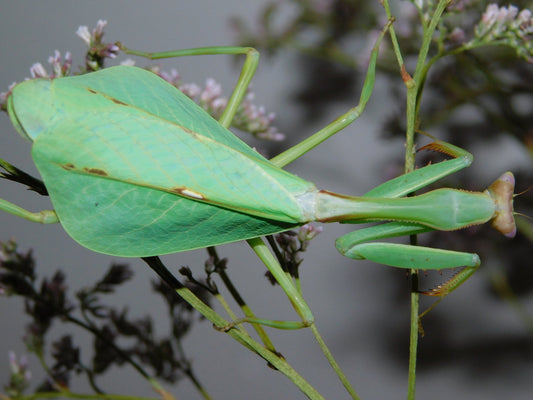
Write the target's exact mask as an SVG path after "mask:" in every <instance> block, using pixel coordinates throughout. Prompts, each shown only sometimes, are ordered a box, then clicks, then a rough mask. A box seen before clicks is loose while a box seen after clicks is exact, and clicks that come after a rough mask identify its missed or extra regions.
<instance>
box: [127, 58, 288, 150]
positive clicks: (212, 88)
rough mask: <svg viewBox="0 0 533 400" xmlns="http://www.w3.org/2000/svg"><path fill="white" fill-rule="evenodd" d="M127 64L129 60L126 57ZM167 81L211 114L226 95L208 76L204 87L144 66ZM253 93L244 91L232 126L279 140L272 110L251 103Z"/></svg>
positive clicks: (215, 114)
mask: <svg viewBox="0 0 533 400" xmlns="http://www.w3.org/2000/svg"><path fill="white" fill-rule="evenodd" d="M126 62H127V63H128V64H129V65H131V61H130V60H128V61H126ZM148 69H149V70H150V71H152V72H153V73H155V74H157V75H158V76H160V77H161V78H163V79H164V80H166V81H167V82H169V83H171V84H172V85H174V86H175V87H176V88H178V89H179V90H181V91H182V92H183V93H184V94H185V95H186V96H187V97H189V98H190V99H192V100H193V101H194V102H195V103H197V104H198V105H199V106H200V107H202V108H203V109H204V110H206V111H207V112H208V113H209V115H211V116H212V117H213V118H217V119H218V118H219V117H220V116H221V115H222V113H223V112H224V110H225V108H226V105H227V104H228V99H227V98H226V97H224V96H223V94H222V87H221V86H220V84H219V83H218V82H217V81H215V80H214V79H212V78H208V79H206V82H205V85H204V87H203V88H202V87H200V86H198V85H196V84H194V83H183V82H182V79H181V76H180V74H179V73H178V71H177V70H176V69H172V70H171V71H170V73H169V72H165V71H162V70H161V68H160V67H159V66H152V67H150V68H148ZM254 98H255V95H254V93H253V92H251V91H248V93H247V94H246V96H245V98H244V99H243V101H242V103H241V105H240V106H239V109H238V110H237V113H236V115H235V118H234V119H233V121H232V126H233V127H235V128H237V129H240V130H242V131H245V132H249V133H251V134H252V135H254V136H255V137H257V138H258V139H264V140H272V141H282V140H284V139H285V135H284V134H283V133H280V132H279V131H278V129H277V128H276V127H274V126H272V123H273V122H274V119H275V114H274V113H268V112H267V111H266V110H265V108H264V107H263V106H257V105H255V104H254V103H253V100H254Z"/></svg>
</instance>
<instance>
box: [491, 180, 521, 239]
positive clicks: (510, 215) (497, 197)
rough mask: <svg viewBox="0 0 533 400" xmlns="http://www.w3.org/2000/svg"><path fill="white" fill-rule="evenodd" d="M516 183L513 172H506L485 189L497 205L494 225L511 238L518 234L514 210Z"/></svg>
mask: <svg viewBox="0 0 533 400" xmlns="http://www.w3.org/2000/svg"><path fill="white" fill-rule="evenodd" d="M514 185H515V179H514V176H513V174H512V173H511V172H506V173H504V174H503V175H502V176H500V177H499V178H498V179H496V181H494V183H493V184H492V185H490V186H489V187H488V188H487V190H486V191H485V192H486V193H488V194H489V196H490V197H491V198H492V199H493V200H494V204H495V205H496V211H495V213H494V218H493V220H492V226H493V227H494V229H496V230H498V231H500V232H501V233H503V234H504V235H505V236H507V237H509V238H512V237H514V236H515V235H516V225H515V221H514V211H513V197H514Z"/></svg>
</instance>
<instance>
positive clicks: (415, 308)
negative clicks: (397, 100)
mask: <svg viewBox="0 0 533 400" xmlns="http://www.w3.org/2000/svg"><path fill="white" fill-rule="evenodd" d="M449 2H450V0H440V1H439V3H438V4H437V7H436V8H435V12H434V14H433V16H432V18H431V21H430V23H429V25H427V28H426V29H424V38H423V41H422V45H421V47H420V52H419V54H418V60H417V64H416V69H415V73H414V78H411V77H410V76H409V75H408V74H407V72H406V71H405V68H404V66H402V76H403V78H404V82H405V84H406V86H407V126H406V130H407V131H406V143H405V146H406V149H405V172H406V173H407V172H411V171H413V170H414V167H415V146H414V135H415V130H416V128H417V124H418V122H419V121H418V111H419V105H420V95H421V93H422V88H423V84H424V81H425V79H424V78H425V76H424V73H425V72H426V71H425V69H424V67H425V65H426V60H427V56H428V52H429V47H430V45H431V42H432V40H433V34H434V32H435V29H436V28H437V24H438V22H439V20H440V18H441V16H442V14H443V12H444V10H445V9H446V6H447V5H448V4H449ZM424 27H426V26H425V25H424ZM411 241H412V243H413V244H415V245H416V236H415V237H412V238H411ZM411 279H412V287H411V330H410V337H409V374H408V392H407V398H408V400H414V398H415V383H416V358H417V350H418V320H419V317H418V314H419V300H420V295H419V293H418V271H417V270H416V269H412V270H411Z"/></svg>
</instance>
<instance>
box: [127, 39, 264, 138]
mask: <svg viewBox="0 0 533 400" xmlns="http://www.w3.org/2000/svg"><path fill="white" fill-rule="evenodd" d="M120 48H121V50H122V51H124V53H126V54H130V55H136V56H140V57H145V58H148V59H150V60H159V59H163V58H173V57H184V56H204V55H217V54H226V55H239V54H244V55H245V56H246V60H245V61H244V64H243V66H242V68H241V74H240V76H239V80H238V81H237V84H236V85H235V89H234V90H233V93H232V94H231V96H230V98H229V100H228V104H227V106H226V109H225V110H224V112H223V114H222V116H221V117H220V118H219V121H218V122H220V124H221V125H222V126H224V127H225V128H228V127H229V126H230V124H231V121H233V118H234V117H235V114H236V113H237V110H238V108H239V105H240V104H241V102H242V100H243V98H244V96H245V94H246V90H247V89H248V86H250V82H251V81H252V78H253V76H254V74H255V71H256V69H257V65H258V64H259V52H258V51H257V50H256V49H254V48H253V47H239V46H218V47H198V48H192V49H184V50H176V51H165V52H159V53H147V52H142V51H136V50H132V49H128V48H126V47H124V46H123V45H120Z"/></svg>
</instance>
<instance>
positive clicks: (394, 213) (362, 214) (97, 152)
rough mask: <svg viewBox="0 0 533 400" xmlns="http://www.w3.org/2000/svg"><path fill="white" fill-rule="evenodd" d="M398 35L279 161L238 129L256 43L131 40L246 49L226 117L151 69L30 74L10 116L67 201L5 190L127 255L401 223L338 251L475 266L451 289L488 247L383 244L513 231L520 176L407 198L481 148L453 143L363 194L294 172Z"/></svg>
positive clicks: (56, 193) (100, 245)
mask: <svg viewBox="0 0 533 400" xmlns="http://www.w3.org/2000/svg"><path fill="white" fill-rule="evenodd" d="M384 32H385V30H384V31H383V32H382V35H381V36H380V38H379V39H378V42H377V44H376V47H375V51H374V52H373V54H372V57H371V61H370V65H369V68H368V72H367V79H366V80H365V85H364V87H363V93H362V95H361V100H360V103H359V105H358V106H357V107H355V108H353V109H352V110H350V111H348V113H346V114H344V115H343V116H341V117H339V118H338V119H337V120H335V121H334V122H333V123H331V124H330V125H328V126H327V127H325V128H324V129H322V130H321V131H319V132H317V133H316V134H315V135H313V136H312V137H310V138H309V139H308V140H306V141H304V142H302V143H301V144H300V145H297V146H295V147H294V148H292V149H290V150H288V151H287V152H285V153H283V154H281V155H279V156H277V157H275V158H273V159H272V160H267V159H265V158H263V157H262V156H260V155H259V154H258V153H257V152H256V151H255V150H253V149H252V148H250V147H249V146H247V145H246V144H245V143H244V142H242V141H241V140H240V139H238V138H237V137H236V136H234V135H233V134H232V133H231V132H230V131H229V130H228V129H227V127H228V126H229V124H230V123H231V120H232V119H233V117H234V115H235V113H236V110H237V107H238V105H239V103H240V102H241V100H242V98H243V96H244V94H245V91H246V88H247V86H248V85H249V83H250V81H251V79H252V76H253V74H254V72H255V69H256V67H257V63H258V53H257V52H256V51H255V50H254V49H251V48H242V47H211V48H199V49H189V50H182V51H177V52H169V53H157V54H146V53H138V52H134V51H131V50H127V49H126V50H125V51H126V52H127V53H130V54H138V55H143V56H148V57H150V58H153V59H156V58H164V57H175V56H186V55H203V54H246V61H245V63H244V66H243V68H242V72H241V76H240V78H239V81H238V83H237V86H236V88H235V90H234V92H233V95H232V97H231V98H230V101H229V103H228V107H227V108H226V110H225V112H224V114H223V115H222V117H221V119H220V121H216V120H214V119H213V118H211V117H210V116H209V115H208V114H207V113H206V112H205V111H203V110H202V109H201V108H199V107H198V106H197V105H196V104H195V103H194V102H193V101H191V100H190V99H189V98H187V97H186V96H185V95H183V94H182V93H181V92H179V91H178V90H177V89H176V88H175V87H173V86H172V85H170V84H168V83H167V82H165V81H164V80H162V79H160V78H159V77H157V76H156V75H154V74H152V73H151V72H148V71H146V70H143V69H140V68H137V67H131V66H117V67H111V68H108V69H104V70H101V71H98V72H94V73H90V74H86V75H81V76H74V77H66V78H59V79H54V80H50V79H34V80H29V81H26V82H23V83H20V84H18V85H16V86H15V88H14V89H13V90H12V93H11V94H10V95H9V97H8V103H7V108H8V113H9V116H10V118H11V121H12V122H13V125H14V126H15V128H16V129H17V130H18V132H19V133H20V134H21V135H22V136H23V137H25V138H27V139H29V140H30V141H31V142H32V157H33V159H34V162H35V164H36V166H37V168H38V170H39V172H40V173H41V175H42V178H43V180H44V184H45V186H46V188H47V190H48V192H49V194H50V197H51V200H52V203H53V205H54V210H53V211H51V210H49V211H42V212H40V213H31V212H29V211H27V210H24V209H22V208H20V207H18V206H16V205H14V204H12V203H9V202H7V201H5V200H0V209H2V210H4V211H7V212H9V213H11V214H14V215H16V216H20V217H23V218H26V219H29V220H31V221H34V222H41V223H54V222H60V223H61V225H62V226H63V227H64V229H65V230H66V231H67V233H68V234H69V235H70V236H71V237H72V238H73V239H74V240H76V241H77V242H79V243H80V244H81V245H83V246H85V247H87V248H88V249H90V250H93V251H96V252H100V253H105V254H110V255H115V256H122V257H151V256H157V255H162V254H168V253H175V252H179V251H185V250H191V249H196V248H202V247H206V246H214V245H218V244H224V243H228V242H234V241H239V240H251V241H254V240H255V239H256V238H258V237H261V236H264V235H270V234H274V233H277V232H281V231H285V230H288V229H291V228H293V227H296V226H299V225H302V224H305V223H307V222H310V221H320V222H343V223H347V222H348V223H360V222H368V221H391V222H388V223H386V224H384V225H378V226H375V227H371V228H365V229H361V230H358V231H355V232H353V233H350V234H348V235H345V236H343V237H341V238H339V239H338V240H337V243H336V246H337V249H338V250H339V251H340V252H341V254H343V255H345V256H347V257H350V258H354V259H369V260H372V261H375V262H378V263H382V264H386V265H390V266H395V267H400V268H417V269H444V268H452V267H458V266H464V267H466V268H465V269H464V270H463V271H461V272H460V273H459V275H457V276H456V277H455V278H454V280H453V282H451V283H450V284H449V285H447V286H444V287H442V288H441V289H440V291H438V292H437V293H436V294H439V295H442V294H446V293H447V292H449V291H451V290H453V289H454V288H455V287H456V286H457V285H458V284H460V283H461V282H463V281H464V280H465V279H466V278H467V277H468V276H470V275H471V274H472V272H473V271H474V270H475V269H476V268H477V267H478V266H479V263H480V261H479V257H477V255H475V254H470V253H460V252H454V251H450V250H441V249H433V248H424V247H416V246H408V245H400V244H391V243H382V242H379V240H380V239H384V238H389V237H395V236H404V235H413V234H418V233H423V232H427V231H430V230H455V229H461V228H464V227H467V226H471V225H476V224H483V223H485V222H488V221H491V220H492V221H493V226H494V227H495V228H496V229H498V230H499V231H501V232H502V233H503V234H505V235H507V236H513V235H514V233H515V226H514V219H513V206H512V197H513V189H514V178H513V176H512V174H511V173H509V172H507V173H505V174H504V175H502V176H501V177H500V178H499V179H498V180H497V181H496V182H495V183H494V184H493V185H491V186H490V187H489V189H487V190H486V191H484V192H465V191H461V190H455V189H438V190H434V191H431V192H428V193H426V194H423V195H419V196H414V197H404V196H406V195H407V194H409V193H411V192H413V191H415V190H418V189H420V188H423V187H425V186H427V185H428V184H430V183H432V182H434V181H436V180H438V179H440V178H442V177H444V176H446V175H448V174H451V173H453V172H456V171H458V170H459V169H461V168H464V167H466V166H468V165H469V164H470V163H471V161H472V156H471V155H470V154H469V153H467V152H466V151H464V150H462V149H459V148H457V147H455V146H452V145H450V144H447V143H444V142H439V141H437V142H435V143H434V144H432V145H431V146H430V147H431V148H432V149H434V150H438V151H441V152H443V153H447V154H449V155H451V156H452V157H453V158H452V159H450V160H447V161H444V162H441V163H438V164H434V165H431V166H428V167H425V168H421V169H419V170H417V171H414V172H412V173H410V174H406V175H403V176H401V177H398V178H396V179H393V180H391V181H389V182H387V183H385V184H383V185H380V186H378V187H377V188H375V189H374V190H372V191H371V192H369V193H367V194H366V195H365V196H362V197H353V196H345V195H339V194H336V193H332V192H328V191H325V190H319V189H317V188H316V187H315V185H314V184H312V183H310V182H308V181H306V180H304V179H302V178H299V177H297V176H295V175H293V174H291V173H289V172H287V171H285V170H283V169H282V168H281V167H282V166H284V165H286V164H287V163H289V162H290V161H292V160H293V159H295V158H297V157H298V156H300V155H302V154H303V153H305V152H306V151H307V150H309V149H310V148H311V147H313V146H316V145H317V144H318V143H320V142H321V141H323V140H325V139H326V138H327V137H329V136H331V135H333V134H334V133H336V132H338V131H339V130H341V129H342V128H344V127H345V126H347V125H349V124H350V123H351V122H353V121H354V120H355V119H356V118H357V117H358V116H359V115H360V113H361V111H362V110H363V108H364V106H365V105H366V102H367V101H368V99H369V98H370V94H371V92H372V87H373V82H374V75H375V64H376V57H377V47H378V46H379V42H380V41H381V39H382V37H383V34H384ZM370 240H372V241H374V242H369V241H370ZM375 241H378V242H375ZM275 276H276V277H277V278H279V279H278V280H279V281H280V284H281V286H282V287H283V288H284V290H285V291H286V292H287V294H288V295H289V297H291V300H292V302H293V303H294V304H295V305H298V304H300V305H301V307H300V310H299V313H300V315H302V317H303V319H304V323H303V325H304V326H307V325H310V324H311V323H312V321H313V318H312V314H311V313H310V311H308V309H307V306H306V305H305V303H304V302H303V300H302V299H298V298H297V297H298V295H297V293H295V292H294V291H293V290H292V289H291V288H289V284H288V283H287V282H284V281H283V278H282V277H280V276H279V275H275ZM298 307H299V306H297V308H298ZM261 322H264V321H261ZM265 323H266V324H269V323H268V322H265ZM270 325H273V326H277V324H274V323H272V324H270ZM291 326H292V325H291Z"/></svg>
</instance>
